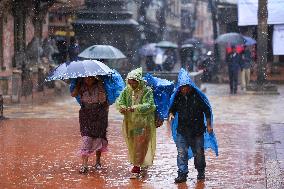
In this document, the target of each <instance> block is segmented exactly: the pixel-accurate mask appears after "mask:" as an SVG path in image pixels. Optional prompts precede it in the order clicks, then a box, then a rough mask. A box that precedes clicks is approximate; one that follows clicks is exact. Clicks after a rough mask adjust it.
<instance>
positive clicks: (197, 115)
mask: <svg viewBox="0 0 284 189" xmlns="http://www.w3.org/2000/svg"><path fill="white" fill-rule="evenodd" d="M170 113H172V114H173V115H175V114H176V113H178V128H177V132H178V133H180V134H181V135H184V136H200V135H202V134H203V133H204V132H205V131H206V127H205V123H204V114H205V116H206V118H211V111H210V107H209V106H208V105H207V104H206V103H204V101H203V100H202V99H201V98H200V96H199V95H198V94H196V92H192V93H191V94H187V95H186V96H183V95H182V94H180V93H179V94H177V95H176V97H175V99H174V102H173V105H172V106H171V108H170Z"/></svg>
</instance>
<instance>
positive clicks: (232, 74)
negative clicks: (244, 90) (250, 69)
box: [229, 67, 239, 93]
mask: <svg viewBox="0 0 284 189" xmlns="http://www.w3.org/2000/svg"><path fill="white" fill-rule="evenodd" d="M238 77H239V70H238V69H236V68H230V67H229V81H230V92H231V93H237V90H238Z"/></svg>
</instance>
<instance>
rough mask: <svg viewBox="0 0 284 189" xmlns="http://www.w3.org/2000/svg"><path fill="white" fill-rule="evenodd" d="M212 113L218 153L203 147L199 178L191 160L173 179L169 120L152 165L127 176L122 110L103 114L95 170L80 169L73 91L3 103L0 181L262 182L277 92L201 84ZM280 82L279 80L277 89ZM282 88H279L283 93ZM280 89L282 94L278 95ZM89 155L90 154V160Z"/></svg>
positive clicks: (13, 184)
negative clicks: (105, 145)
mask: <svg viewBox="0 0 284 189" xmlns="http://www.w3.org/2000/svg"><path fill="white" fill-rule="evenodd" d="M206 88H207V93H208V96H209V99H210V101H211V103H212V105H213V112H214V115H215V119H214V129H215V132H216V135H217V137H218V141H219V153H220V155H219V157H217V158H216V157H215V155H214V154H213V153H212V152H211V151H207V152H206V162H207V169H206V181H205V182H197V181H196V175H197V172H196V170H195V169H194V165H193V160H190V161H189V167H190V172H189V178H188V181H187V182H186V183H183V184H179V185H175V184H174V183H173V182H174V178H175V177H176V176H177V172H176V171H177V166H176V156H177V152H176V147H175V144H174V142H173V140H172V138H171V130H170V127H169V126H168V125H167V124H166V123H165V124H164V125H163V126H162V127H161V128H159V129H158V130H157V152H156V157H155V160H154V165H153V166H152V167H150V168H149V169H148V171H147V172H146V174H145V175H144V177H142V178H139V179H136V180H131V179H129V176H130V173H129V170H130V169H131V165H130V164H129V163H128V161H127V148H126V145H125V142H124V139H123V137H122V134H121V124H122V116H121V115H120V114H118V112H117V111H116V110H115V108H114V106H112V107H111V109H110V115H109V129H108V139H109V151H108V152H107V153H105V154H103V157H102V164H103V169H102V170H99V171H98V170H94V169H93V168H92V167H90V172H89V173H88V174H87V175H80V174H79V173H78V169H79V166H80V163H81V160H80V157H78V155H77V151H78V149H79V147H80V145H81V143H80V142H81V141H80V138H81V137H80V133H79V121H78V110H79V107H78V105H77V104H76V102H75V101H74V100H73V99H72V98H70V97H69V98H67V97H66V98H63V99H58V101H55V102H50V103H46V104H41V105H37V104H34V105H33V106H30V105H24V106H23V105H21V106H20V105H18V106H9V107H7V109H6V110H5V115H6V116H7V117H9V119H8V120H5V121H1V122H0V167H1V168H2V171H1V172H0V188H147V189H148V188H150V189H152V188H155V189H156V188H215V189H222V188H224V189H231V188H232V189H238V188H240V189H241V188H244V189H249V188H251V189H258V188H259V189H262V188H267V181H266V168H267V167H268V166H270V167H273V166H274V165H275V163H274V162H272V163H271V164H265V156H264V155H265V152H264V144H263V143H264V139H263V127H262V125H263V124H269V125H270V124H271V123H281V120H282V116H281V115H280V114H277V112H281V111H282V112H283V110H284V107H283V106H280V105H279V104H284V103H283V101H284V100H283V96H282V97H281V95H280V96H273V97H269V96H249V95H245V94H239V95H236V96H231V95H229V94H228V91H227V89H228V88H227V85H207V86H206ZM281 91H283V88H280V92H281ZM282 94H283V93H282ZM280 97H281V98H280ZM93 164H94V159H93V158H91V159H90V165H93Z"/></svg>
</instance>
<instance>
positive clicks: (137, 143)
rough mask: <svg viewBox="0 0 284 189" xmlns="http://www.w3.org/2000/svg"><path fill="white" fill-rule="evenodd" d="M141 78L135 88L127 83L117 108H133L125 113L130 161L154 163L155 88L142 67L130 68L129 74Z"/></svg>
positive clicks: (139, 164) (142, 165)
mask: <svg viewBox="0 0 284 189" xmlns="http://www.w3.org/2000/svg"><path fill="white" fill-rule="evenodd" d="M128 79H134V80H136V81H138V82H139V86H138V87H137V88H136V89H135V90H133V89H132V88H131V87H130V86H129V85H127V86H126V87H125V89H124V90H123V92H122V93H121V94H120V96H119V98H118V99H117V101H116V106H117V109H118V110H120V109H121V108H130V107H132V108H134V112H126V113H124V121H123V127H122V130H123V135H124V138H125V140H126V144H127V147H128V156H129V160H130V162H131V163H132V164H133V165H135V166H140V167H144V166H149V165H152V164H153V159H154V156H155V151H156V127H155V109H156V107H155V103H154V98H153V92H152V89H151V88H149V87H147V86H146V85H145V82H144V81H143V79H142V68H138V69H136V70H133V71H131V72H130V73H129V74H128V75H127V78H126V81H127V80H128Z"/></svg>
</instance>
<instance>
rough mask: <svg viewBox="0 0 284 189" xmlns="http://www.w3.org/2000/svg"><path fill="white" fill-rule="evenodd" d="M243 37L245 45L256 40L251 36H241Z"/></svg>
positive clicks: (249, 44)
mask: <svg viewBox="0 0 284 189" xmlns="http://www.w3.org/2000/svg"><path fill="white" fill-rule="evenodd" d="M243 38H244V39H245V45H247V46H251V45H255V44H256V40H255V39H253V38H251V37H248V36H243Z"/></svg>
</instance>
